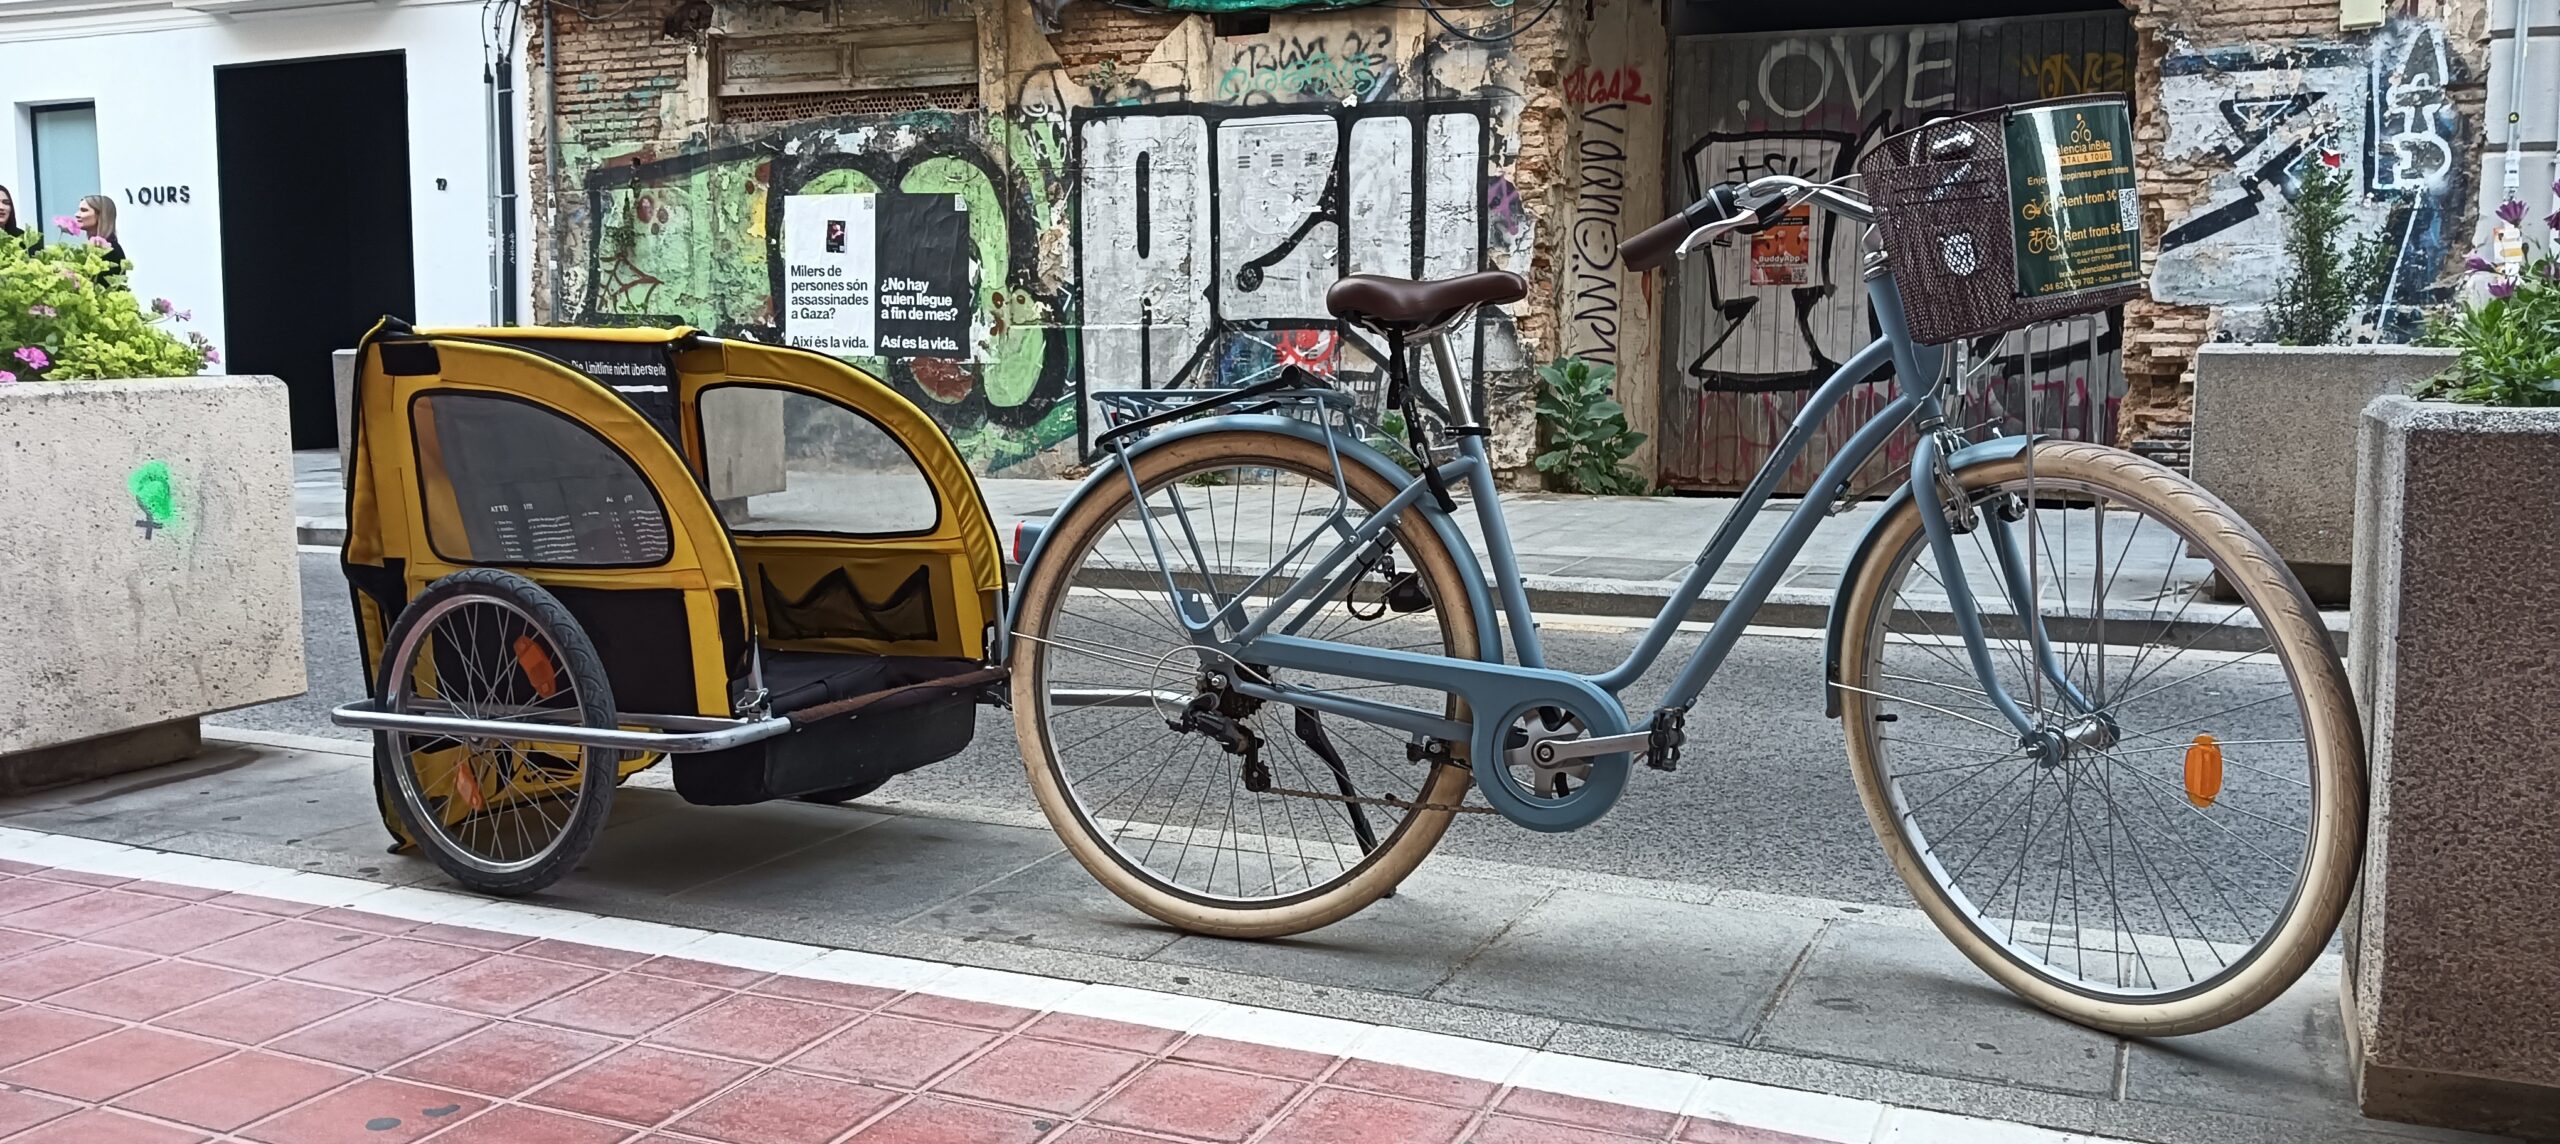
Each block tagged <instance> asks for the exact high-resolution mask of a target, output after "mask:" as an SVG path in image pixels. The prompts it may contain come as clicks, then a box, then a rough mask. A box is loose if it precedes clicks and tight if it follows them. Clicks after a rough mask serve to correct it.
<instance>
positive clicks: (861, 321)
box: [782, 191, 976, 360]
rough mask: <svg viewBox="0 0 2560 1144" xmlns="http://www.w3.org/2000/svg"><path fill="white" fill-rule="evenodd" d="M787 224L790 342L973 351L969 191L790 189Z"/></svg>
mask: <svg viewBox="0 0 2560 1144" xmlns="http://www.w3.org/2000/svg"><path fill="white" fill-rule="evenodd" d="M782 234H783V238H782V246H783V254H782V257H783V266H784V274H783V285H784V309H783V322H782V328H783V336H784V340H785V341H786V342H788V343H789V344H791V345H794V346H798V347H801V348H803V349H812V350H817V351H819V352H822V353H828V354H834V355H836V356H838V357H875V356H877V357H901V358H906V357H938V358H955V359H963V360H965V359H966V358H967V357H968V356H969V352H970V345H971V342H970V335H969V327H970V324H971V322H972V321H973V320H975V317H976V306H975V305H974V298H973V290H972V288H971V285H970V270H971V262H972V258H971V256H972V254H973V253H974V251H975V248H974V246H973V245H972V243H971V239H970V234H969V205H968V200H966V199H963V198H961V197H960V196H958V195H926V194H905V193H901V192H896V191H884V192H879V193H873V194H857V195H792V196H789V197H787V198H785V199H784V200H783V203H782Z"/></svg>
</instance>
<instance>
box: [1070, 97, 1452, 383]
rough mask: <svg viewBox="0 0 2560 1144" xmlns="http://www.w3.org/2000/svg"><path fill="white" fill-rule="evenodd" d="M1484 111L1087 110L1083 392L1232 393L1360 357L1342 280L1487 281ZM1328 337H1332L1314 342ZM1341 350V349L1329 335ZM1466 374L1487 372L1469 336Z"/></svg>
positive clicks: (1081, 246)
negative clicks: (1369, 276)
mask: <svg viewBox="0 0 2560 1144" xmlns="http://www.w3.org/2000/svg"><path fill="white" fill-rule="evenodd" d="M1488 115H1489V108H1487V107H1485V106H1483V105H1481V104H1474V103H1463V102H1443V101H1434V102H1431V103H1428V104H1419V105H1397V104H1372V105H1364V106H1359V107H1352V108H1341V109H1337V110H1335V111H1334V112H1333V113H1331V114H1328V115H1324V116H1310V115H1306V114H1303V113H1300V114H1289V113H1269V112H1264V111H1260V110H1257V109H1252V108H1234V107H1227V106H1222V105H1213V104H1171V105H1152V106H1145V107H1135V108H1092V109H1083V110H1080V111H1078V112H1077V114H1076V117H1075V130H1076V139H1077V144H1078V148H1079V151H1078V154H1079V156H1080V160H1081V161H1080V163H1079V171H1078V174H1079V178H1078V183H1077V193H1078V195H1079V204H1078V205H1079V218H1080V220H1081V224H1082V225H1081V229H1080V232H1079V233H1078V235H1077V248H1078V255H1077V271H1078V281H1079V284H1080V286H1079V295H1080V296H1081V298H1082V299H1083V301H1084V308H1083V313H1082V322H1081V325H1080V328H1079V331H1078V333H1079V338H1080V341H1079V344H1080V345H1081V347H1082V357H1083V361H1084V376H1085V380H1086V384H1087V385H1088V386H1091V387H1094V388H1102V389H1112V388H1124V389H1126V388H1148V389H1152V388H1161V387H1166V386H1176V385H1194V384H1203V383H1206V382H1227V383H1234V382H1240V381H1246V380H1251V379H1252V378H1254V377H1255V376H1257V375H1259V374H1261V373H1265V372H1268V371H1271V370H1276V369H1278V368H1280V366H1281V365H1282V364H1286V362H1287V361H1288V360H1291V358H1290V357H1288V356H1285V355H1296V356H1298V357H1309V356H1312V357H1313V358H1314V359H1316V360H1320V361H1323V362H1324V363H1325V364H1326V365H1327V366H1328V369H1327V370H1326V372H1332V371H1333V367H1334V365H1335V363H1336V362H1338V360H1339V356H1340V355H1339V351H1340V349H1341V348H1343V346H1345V345H1348V346H1352V347H1356V348H1357V349H1359V350H1360V352H1361V354H1362V356H1363V357H1364V358H1367V359H1369V360H1372V361H1374V360H1375V356H1376V353H1375V351H1376V349H1377V347H1375V346H1373V345H1371V344H1369V343H1368V342H1367V341H1366V340H1365V339H1364V338H1362V337H1360V336H1358V335H1356V334H1351V333H1349V332H1347V331H1343V330H1341V329H1340V326H1339V323H1337V322H1335V321H1334V320H1333V318H1332V317H1331V315H1330V314H1328V313H1327V312H1326V310H1325V307H1324V292H1325V289H1326V288H1327V287H1329V286H1331V285H1332V284H1333V282H1334V281H1335V280H1336V279H1338V278H1340V277H1341V276H1342V275H1344V274H1359V273H1373V274H1392V275H1398V276H1402V277H1432V276H1440V275H1449V274H1462V273H1466V272H1468V271H1471V270H1474V269H1477V268H1478V266H1479V265H1480V264H1481V260H1482V258H1483V254H1484V248H1485V231H1486V228H1487V225H1488V223H1487V208H1486V204H1487V201H1488V197H1489V196H1488V194H1487V187H1488V181H1487V180H1488V176H1487V173H1486V172H1487V167H1486V161H1485V151H1486V148H1487V142H1488V140H1487V124H1488ZM1317 332H1323V333H1324V334H1325V335H1326V336H1325V337H1323V338H1312V337H1311V335H1313V334H1315V333H1317ZM1337 334H1338V335H1341V336H1340V338H1339V340H1338V341H1337V340H1336V338H1335V337H1334V335H1337ZM1457 341H1458V343H1459V344H1458V347H1457V348H1458V349H1459V351H1460V355H1459V356H1460V359H1461V361H1462V363H1474V364H1477V365H1480V364H1481V363H1480V362H1475V356H1476V355H1475V350H1476V344H1477V337H1476V333H1475V331H1473V330H1466V331H1461V332H1460V334H1459V337H1458V339H1457Z"/></svg>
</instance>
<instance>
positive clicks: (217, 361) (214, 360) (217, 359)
mask: <svg viewBox="0 0 2560 1144" xmlns="http://www.w3.org/2000/svg"><path fill="white" fill-rule="evenodd" d="M204 364H206V365H221V364H222V351H220V350H217V349H215V348H213V347H212V346H206V347H205V348H204Z"/></svg>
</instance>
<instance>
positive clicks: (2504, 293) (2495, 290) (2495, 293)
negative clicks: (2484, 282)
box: [2489, 278, 2516, 298]
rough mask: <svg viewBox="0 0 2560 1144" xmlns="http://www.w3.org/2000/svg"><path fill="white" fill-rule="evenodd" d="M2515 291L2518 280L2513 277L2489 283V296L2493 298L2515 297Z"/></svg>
mask: <svg viewBox="0 0 2560 1144" xmlns="http://www.w3.org/2000/svg"><path fill="white" fill-rule="evenodd" d="M2515 292H2516V280H2515V279H2513V278H2501V279H2498V280H2497V281H2495V282H2492V283H2490V284H2489V296H2490V297H2492V298H2509V297H2513V296H2514V295H2515Z"/></svg>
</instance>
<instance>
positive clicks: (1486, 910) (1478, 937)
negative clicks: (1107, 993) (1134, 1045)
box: [1154, 866, 1550, 995]
mask: <svg viewBox="0 0 2560 1144" xmlns="http://www.w3.org/2000/svg"><path fill="white" fill-rule="evenodd" d="M1549 892H1550V891H1549V890H1548V889H1547V888H1545V887H1543V886H1524V885H1521V884H1519V883H1517V882H1497V881H1493V880H1491V879H1486V878H1466V877H1457V876H1453V875H1448V874H1440V873H1435V872H1434V871H1433V870H1432V869H1431V868H1430V867H1429V866H1424V867H1423V868H1422V869H1420V870H1418V871H1415V872H1414V874H1413V876H1412V877H1409V878H1406V879H1405V881H1404V884H1403V885H1402V886H1399V887H1397V889H1396V893H1395V896H1394V897H1391V898H1387V899H1384V900H1381V901H1379V902H1378V903H1376V904H1374V905H1372V906H1370V907H1369V908H1367V909H1364V910H1362V911H1360V912H1359V913H1356V914H1353V915H1351V916H1350V917H1347V918H1344V919H1343V920H1341V921H1338V922H1335V923H1333V924H1332V925H1329V926H1326V927H1324V928H1323V929H1320V930H1315V931H1312V932H1309V933H1304V934H1299V935H1297V936H1295V937H1286V938H1274V939H1270V940H1267V941H1229V940H1227V939H1224V938H1214V937H1199V936H1191V937H1185V938H1183V939H1182V940H1180V941H1177V942H1174V943H1173V944H1172V945H1171V946H1169V947H1167V948H1166V949H1165V950H1164V951H1163V952H1161V953H1158V954H1156V955H1155V958H1154V959H1155V960H1157V961H1166V962H1175V963H1179V964H1183V965H1198V966H1205V967H1209V968H1213V969H1228V970H1234V971H1237V972H1240V973H1255V974H1261V975H1263V976H1266V977H1285V978H1290V979H1292V980H1297V981H1329V982H1335V983H1338V984H1341V985H1344V986H1347V987H1351V988H1357V989H1375V990H1378V991H1380V992H1385V993H1409V994H1417V995H1419V994H1424V993H1428V992H1430V991H1431V990H1432V988H1433V987H1434V986H1437V985H1439V984H1440V983H1441V982H1442V981H1443V980H1446V979H1447V978H1448V977H1449V975H1450V974H1452V973H1455V972H1456V971H1457V969H1458V967H1459V966H1460V965H1462V964H1465V962H1466V960H1467V958H1468V957H1469V956H1471V955H1473V954H1474V953H1475V952H1476V951H1477V950H1479V949H1481V948H1483V947H1484V944H1485V943H1486V942H1488V941H1492V940H1493V939H1494V938H1495V936H1496V935H1499V934H1501V933H1502V932H1503V931H1504V930H1505V929H1507V928H1509V927H1510V926H1511V925H1512V923H1513V922H1514V921H1516V920H1517V919H1519V918H1520V917H1521V915H1523V914H1525V913H1527V912H1529V910H1530V909H1531V908H1532V907H1534V906H1536V905H1537V904H1538V902H1539V901H1540V900H1541V899H1543V898H1545V897H1546V896H1547V894H1548V893H1549Z"/></svg>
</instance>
